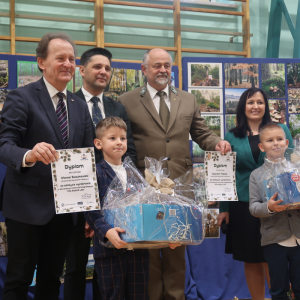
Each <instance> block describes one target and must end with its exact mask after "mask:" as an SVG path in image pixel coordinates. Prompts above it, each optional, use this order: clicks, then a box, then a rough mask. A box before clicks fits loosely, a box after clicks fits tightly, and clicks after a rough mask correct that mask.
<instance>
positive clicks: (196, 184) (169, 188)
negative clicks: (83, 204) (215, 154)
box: [102, 157, 207, 248]
mask: <svg viewBox="0 0 300 300" xmlns="http://www.w3.org/2000/svg"><path fill="white" fill-rule="evenodd" d="M163 161H164V159H163V158H161V159H160V160H156V159H153V158H148V157H146V158H145V165H146V169H145V178H143V176H142V174H141V173H140V172H139V171H138V170H137V169H136V168H135V166H134V165H133V163H132V162H131V160H130V158H128V157H127V158H126V159H125V161H124V163H123V166H124V168H125V170H126V173H127V186H126V190H125V191H124V189H123V187H122V184H121V182H120V180H119V179H118V177H115V178H114V180H113V181H112V183H111V184H110V186H109V187H108V190H107V193H106V195H105V198H104V201H103V207H102V214H103V217H104V219H105V221H106V222H107V223H108V224H109V225H110V226H111V227H121V228H122V229H124V230H125V233H121V234H120V236H121V238H122V239H123V240H124V241H125V242H127V243H128V248H161V247H167V246H168V245H169V243H178V244H190V245H197V244H200V243H201V242H202V241H203V239H204V231H203V230H204V227H205V226H203V222H205V211H206V207H207V202H206V195H205V180H204V174H200V171H199V172H198V174H194V173H193V170H191V171H189V172H187V173H186V174H184V175H183V176H181V177H179V178H177V179H176V180H174V181H172V180H171V179H169V178H168V176H169V172H168V170H167V169H164V168H162V165H163ZM105 246H109V243H106V244H105Z"/></svg>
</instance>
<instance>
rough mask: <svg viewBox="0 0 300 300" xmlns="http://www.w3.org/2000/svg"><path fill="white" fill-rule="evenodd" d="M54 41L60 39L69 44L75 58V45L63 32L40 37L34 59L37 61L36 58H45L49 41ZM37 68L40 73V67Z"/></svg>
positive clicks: (49, 33)
mask: <svg viewBox="0 0 300 300" xmlns="http://www.w3.org/2000/svg"><path fill="white" fill-rule="evenodd" d="M54 39H61V40H64V41H66V42H69V43H70V44H71V45H72V47H73V49H74V54H75V57H76V45H75V43H74V41H73V40H72V38H71V37H70V36H69V35H68V34H67V33H65V32H48V33H46V34H45V35H44V36H43V37H42V39H41V40H40V42H39V44H38V46H37V48H36V59H38V57H41V58H43V59H46V58H47V55H48V45H49V43H50V41H51V40H54ZM38 68H39V70H40V71H41V72H42V70H41V69H40V67H38Z"/></svg>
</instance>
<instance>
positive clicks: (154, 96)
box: [147, 82, 171, 114]
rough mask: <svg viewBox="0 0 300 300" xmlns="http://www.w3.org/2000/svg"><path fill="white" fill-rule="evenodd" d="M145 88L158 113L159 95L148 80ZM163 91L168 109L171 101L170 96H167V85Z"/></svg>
mask: <svg viewBox="0 0 300 300" xmlns="http://www.w3.org/2000/svg"><path fill="white" fill-rule="evenodd" d="M147 90H148V92H149V94H150V97H151V99H152V101H153V104H154V106H155V108H156V110H157V113H158V114H159V107H160V97H159V96H158V95H157V92H158V91H157V90H156V89H155V88H153V87H152V86H151V85H150V84H149V83H148V82H147ZM163 91H164V92H165V96H164V98H165V102H166V104H167V107H168V109H169V110H170V106H171V102H170V97H169V85H167V87H166V88H165V89H163Z"/></svg>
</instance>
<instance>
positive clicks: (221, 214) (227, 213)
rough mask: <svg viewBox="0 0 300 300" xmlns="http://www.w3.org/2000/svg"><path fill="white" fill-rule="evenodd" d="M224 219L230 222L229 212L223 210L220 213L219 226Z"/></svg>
mask: <svg viewBox="0 0 300 300" xmlns="http://www.w3.org/2000/svg"><path fill="white" fill-rule="evenodd" d="M223 220H226V225H227V224H228V223H229V212H221V213H219V215H218V226H219V227H221V224H222V222H223Z"/></svg>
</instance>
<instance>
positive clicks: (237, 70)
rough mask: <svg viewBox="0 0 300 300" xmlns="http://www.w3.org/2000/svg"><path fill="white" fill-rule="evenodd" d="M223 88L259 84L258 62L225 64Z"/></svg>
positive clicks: (247, 86)
mask: <svg viewBox="0 0 300 300" xmlns="http://www.w3.org/2000/svg"><path fill="white" fill-rule="evenodd" d="M224 71H225V88H243V89H248V88H254V87H258V86H259V80H258V64H238V63H231V64H225V67H224Z"/></svg>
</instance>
